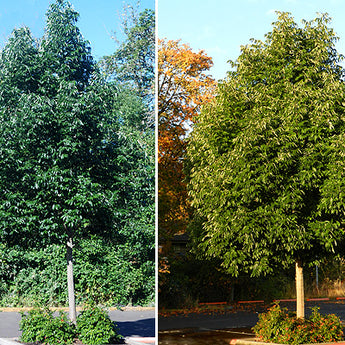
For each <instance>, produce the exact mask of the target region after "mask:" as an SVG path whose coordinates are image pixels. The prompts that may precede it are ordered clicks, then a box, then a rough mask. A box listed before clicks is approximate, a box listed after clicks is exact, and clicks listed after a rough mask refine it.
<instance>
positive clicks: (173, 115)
mask: <svg viewBox="0 0 345 345" xmlns="http://www.w3.org/2000/svg"><path fill="white" fill-rule="evenodd" d="M211 67H212V59H211V58H210V57H208V56H207V55H206V54H205V52H204V51H202V50H201V51H199V52H198V53H195V52H193V51H192V49H191V48H190V47H189V46H188V45H187V44H181V43H180V42H179V41H165V40H158V90H157V92H158V126H159V128H158V131H159V136H158V181H159V182H158V184H159V186H158V188H159V189H158V199H159V213H158V226H159V234H160V237H168V238H169V236H171V235H173V234H175V233H177V232H181V231H185V229H186V224H187V220H188V213H189V212H188V203H187V190H186V185H185V181H184V172H183V161H184V156H185V148H186V138H187V135H188V132H189V130H190V125H191V124H192V122H193V121H194V118H195V117H196V116H197V114H198V113H199V111H200V108H201V104H202V103H203V102H205V103H206V102H207V101H208V100H209V99H210V98H211V97H212V92H213V87H214V80H213V79H212V78H211V77H210V76H209V75H207V74H206V72H207V71H208V70H209V69H210V68H211Z"/></svg>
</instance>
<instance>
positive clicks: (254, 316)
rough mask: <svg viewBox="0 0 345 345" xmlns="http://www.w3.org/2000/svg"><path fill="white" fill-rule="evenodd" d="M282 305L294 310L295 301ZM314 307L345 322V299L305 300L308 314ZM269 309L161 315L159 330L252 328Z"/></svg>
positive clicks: (260, 307) (258, 307) (281, 304)
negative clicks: (261, 314)
mask: <svg viewBox="0 0 345 345" xmlns="http://www.w3.org/2000/svg"><path fill="white" fill-rule="evenodd" d="M280 306H281V307H287V308H288V309H289V310H292V311H294V310H295V308H296V303H295V302H281V303H280ZM312 307H319V308H320V310H319V312H320V313H321V314H336V315H337V316H338V317H339V318H340V319H341V320H342V321H343V322H344V323H345V302H344V301H309V302H305V311H306V316H308V315H310V314H311V308H312ZM266 309H267V306H265V308H264V307H263V305H258V306H257V308H253V307H251V310H230V311H228V312H225V313H224V312H223V313H217V312H214V313H211V314H210V313H191V314H187V315H184V314H181V315H172V316H168V317H164V316H159V318H158V330H159V331H168V330H182V329H188V328H192V329H199V330H205V329H208V330H217V329H218V330H219V329H225V328H251V327H253V326H255V324H256V323H257V321H258V317H259V314H260V313H261V312H264V311H265V310H266Z"/></svg>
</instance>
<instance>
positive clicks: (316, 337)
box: [253, 304, 343, 345]
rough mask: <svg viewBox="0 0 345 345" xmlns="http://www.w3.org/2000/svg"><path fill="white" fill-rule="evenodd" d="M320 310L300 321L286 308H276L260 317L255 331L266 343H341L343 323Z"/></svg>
mask: <svg viewBox="0 0 345 345" xmlns="http://www.w3.org/2000/svg"><path fill="white" fill-rule="evenodd" d="M318 309H319V308H317V307H315V308H313V309H312V315H311V316H310V318H309V319H297V318H296V317H295V316H294V314H292V313H288V311H287V309H286V308H283V309H282V308H280V306H279V305H278V304H275V305H274V306H273V307H272V308H270V309H269V310H268V312H267V313H264V314H261V315H260V316H259V321H258V323H257V324H256V325H255V326H254V327H253V330H254V332H255V334H256V336H257V337H258V338H260V340H262V341H266V342H272V343H280V344H291V345H296V344H306V343H322V342H335V341H340V340H341V339H342V336H343V331H342V326H341V323H340V319H339V318H338V317H337V316H336V315H334V314H330V315H321V314H320V313H319V312H318Z"/></svg>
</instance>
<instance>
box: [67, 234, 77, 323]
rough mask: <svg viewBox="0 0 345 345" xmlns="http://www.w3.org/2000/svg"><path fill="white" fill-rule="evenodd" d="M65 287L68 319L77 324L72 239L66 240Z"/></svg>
mask: <svg viewBox="0 0 345 345" xmlns="http://www.w3.org/2000/svg"><path fill="white" fill-rule="evenodd" d="M66 259H67V285H68V307H69V319H70V321H71V322H72V323H74V324H76V322H77V312H76V307H75V298H74V278H73V239H72V237H70V238H69V239H68V240H67V255H66Z"/></svg>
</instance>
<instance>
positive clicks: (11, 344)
mask: <svg viewBox="0 0 345 345" xmlns="http://www.w3.org/2000/svg"><path fill="white" fill-rule="evenodd" d="M0 345H18V342H17V341H16V338H0Z"/></svg>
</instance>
